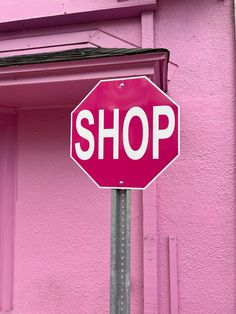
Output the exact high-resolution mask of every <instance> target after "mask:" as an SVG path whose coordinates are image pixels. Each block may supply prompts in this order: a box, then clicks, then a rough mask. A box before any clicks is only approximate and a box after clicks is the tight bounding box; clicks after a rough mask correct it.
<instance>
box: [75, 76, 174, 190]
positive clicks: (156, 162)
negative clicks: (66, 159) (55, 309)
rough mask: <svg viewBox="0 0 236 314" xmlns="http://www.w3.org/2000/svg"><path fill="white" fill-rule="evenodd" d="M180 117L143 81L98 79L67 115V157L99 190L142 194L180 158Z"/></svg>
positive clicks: (161, 94)
mask: <svg viewBox="0 0 236 314" xmlns="http://www.w3.org/2000/svg"><path fill="white" fill-rule="evenodd" d="M179 115H180V113H179V106H178V105H177V104H176V103H175V102H174V101H173V100H172V99H171V98H170V97H169V96H167V95H166V94H165V93H164V92H163V91H162V90H161V89H160V88H159V87H157V86H156V85H155V84H154V83H153V82H152V81H150V80H149V79H148V78H147V77H145V76H143V77H133V78H121V79H112V80H102V81H100V82H99V83H98V84H97V85H96V86H95V87H94V88H93V89H92V90H91V92H90V93H89V94H88V95H87V96H86V97H85V98H84V99H83V100H82V101H81V103H80V104H79V105H78V106H77V107H76V108H75V109H74V110H73V111H72V113H71V139H70V154H71V158H72V159H73V160H74V161H75V162H76V163H77V165H79V166H80V167H81V169H82V170H83V171H84V172H85V173H86V174H87V175H88V176H89V177H90V178H91V179H92V180H93V181H94V182H95V183H96V184H97V185H98V187H101V188H116V189H145V188H146V187H147V186H148V185H149V184H150V183H151V182H152V181H153V180H154V179H155V178H156V177H157V176H158V175H159V174H160V173H161V172H162V171H163V170H165V169H166V167H167V166H168V165H170V164H171V163H172V162H173V161H174V160H175V159H176V158H177V157H178V155H179Z"/></svg>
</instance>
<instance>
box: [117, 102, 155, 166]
mask: <svg viewBox="0 0 236 314" xmlns="http://www.w3.org/2000/svg"><path fill="white" fill-rule="evenodd" d="M134 117H138V118H139V119H140V120H141V122H142V135H143V136H142V143H141V145H140V147H139V149H137V150H134V149H132V148H131V146H130V143H129V124H130V121H131V120H132V119H133V118H134ZM148 136H149V129H148V120H147V116H146V114H145V112H144V110H143V109H142V108H139V107H133V108H131V109H130V110H129V111H128V112H127V114H126V116H125V120H124V126H123V143H124V148H125V151H126V154H127V155H128V156H129V158H131V159H133V160H137V159H140V158H142V157H143V155H144V154H145V152H146V149H147V145H148Z"/></svg>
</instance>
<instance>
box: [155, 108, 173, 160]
mask: <svg viewBox="0 0 236 314" xmlns="http://www.w3.org/2000/svg"><path fill="white" fill-rule="evenodd" d="M161 115H165V116H167V118H168V126H167V128H166V129H160V124H159V117H160V116H161ZM174 128H175V115H174V111H173V109H172V108H171V107H169V106H155V107H153V142H152V143H153V147H152V149H153V159H159V140H161V139H165V138H169V137H171V135H172V134H173V132H174Z"/></svg>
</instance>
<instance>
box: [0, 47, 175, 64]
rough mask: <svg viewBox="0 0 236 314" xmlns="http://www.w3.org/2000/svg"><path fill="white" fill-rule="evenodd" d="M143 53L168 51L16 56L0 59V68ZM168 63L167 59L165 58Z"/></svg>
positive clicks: (109, 50)
mask: <svg viewBox="0 0 236 314" xmlns="http://www.w3.org/2000/svg"><path fill="white" fill-rule="evenodd" d="M145 53H149V54H150V53H167V54H168V56H169V51H168V50H167V49H164V48H157V49H151V48H144V49H143V48H131V49H130V48H127V49H126V48H80V49H71V50H65V51H59V52H49V53H37V54H27V55H24V54H22V55H17V56H12V57H5V58H0V67H7V66H15V65H26V64H40V63H49V62H63V61H75V60H82V59H91V58H106V57H117V56H128V55H137V54H145ZM167 61H168V58H167Z"/></svg>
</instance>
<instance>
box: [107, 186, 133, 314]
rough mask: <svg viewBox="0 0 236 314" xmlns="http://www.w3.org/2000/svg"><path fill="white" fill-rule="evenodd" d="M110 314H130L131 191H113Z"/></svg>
mask: <svg viewBox="0 0 236 314" xmlns="http://www.w3.org/2000/svg"><path fill="white" fill-rule="evenodd" d="M110 265H111V266H110V314H129V313H130V191H129V190H112V212H111V264H110Z"/></svg>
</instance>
